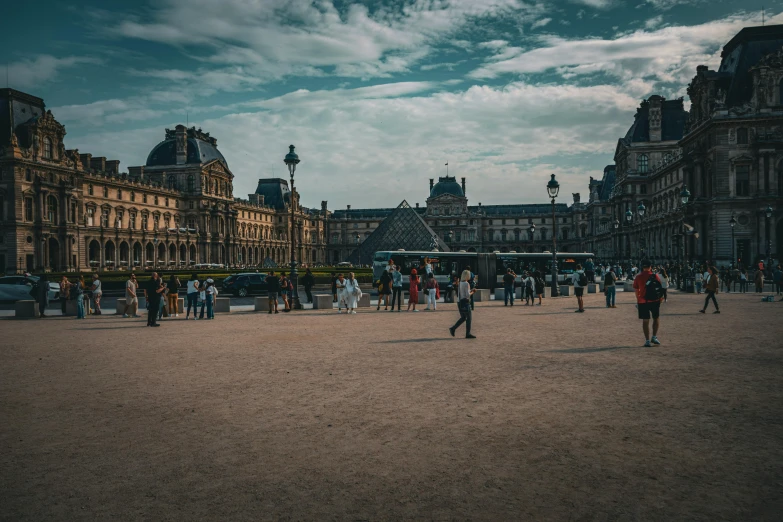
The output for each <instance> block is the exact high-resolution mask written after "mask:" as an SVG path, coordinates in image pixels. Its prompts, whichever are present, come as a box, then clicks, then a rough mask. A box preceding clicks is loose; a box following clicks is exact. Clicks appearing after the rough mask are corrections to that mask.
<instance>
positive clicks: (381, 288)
mask: <svg viewBox="0 0 783 522" xmlns="http://www.w3.org/2000/svg"><path fill="white" fill-rule="evenodd" d="M379 281H380V284H379V285H378V308H377V310H380V309H381V302H382V301H383V302H384V303H386V307H385V308H384V310H388V309H389V296H390V295H391V293H392V277H391V276H390V275H389V271H388V270H384V271H383V274H381V279H380V280H379Z"/></svg>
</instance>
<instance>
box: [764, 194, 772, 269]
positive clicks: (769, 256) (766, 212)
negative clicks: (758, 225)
mask: <svg viewBox="0 0 783 522" xmlns="http://www.w3.org/2000/svg"><path fill="white" fill-rule="evenodd" d="M772 212H773V211H772V207H771V206H769V205H767V208H766V210H764V215H765V216H766V218H767V226H766V227H765V228H766V235H767V261H766V266H765V268H766V269H767V272H768V273H769V272H770V271H771V266H772V239H771V237H770V233H769V222H770V220H771V219H772Z"/></svg>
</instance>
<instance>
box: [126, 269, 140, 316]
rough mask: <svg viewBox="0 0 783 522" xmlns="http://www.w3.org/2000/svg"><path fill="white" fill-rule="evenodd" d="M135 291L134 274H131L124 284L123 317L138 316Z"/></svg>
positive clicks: (136, 287) (136, 284) (137, 301)
mask: <svg viewBox="0 0 783 522" xmlns="http://www.w3.org/2000/svg"><path fill="white" fill-rule="evenodd" d="M137 289H138V283H137V282H136V274H131V275H130V277H129V278H128V281H126V282H125V313H124V314H123V317H139V314H138V313H136V312H137V310H138V309H139V297H138V295H136V291H137Z"/></svg>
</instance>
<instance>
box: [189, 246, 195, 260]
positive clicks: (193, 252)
mask: <svg viewBox="0 0 783 522" xmlns="http://www.w3.org/2000/svg"><path fill="white" fill-rule="evenodd" d="M189 250H190V256H189V257H188V261H189V262H190V264H191V265H195V264H196V245H190V248H189Z"/></svg>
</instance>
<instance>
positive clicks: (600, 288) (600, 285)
mask: <svg viewBox="0 0 783 522" xmlns="http://www.w3.org/2000/svg"><path fill="white" fill-rule="evenodd" d="M598 291H599V292H603V291H604V282H603V281H601V282H600V283H598Z"/></svg>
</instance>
